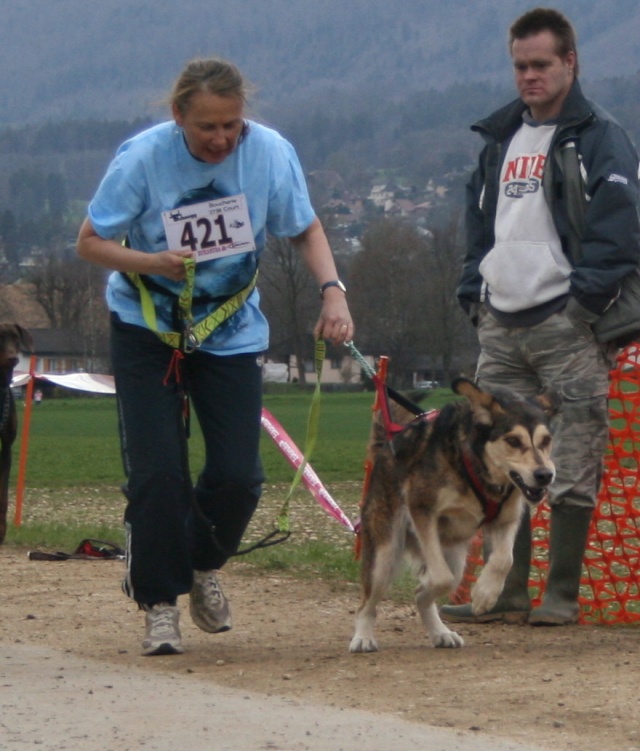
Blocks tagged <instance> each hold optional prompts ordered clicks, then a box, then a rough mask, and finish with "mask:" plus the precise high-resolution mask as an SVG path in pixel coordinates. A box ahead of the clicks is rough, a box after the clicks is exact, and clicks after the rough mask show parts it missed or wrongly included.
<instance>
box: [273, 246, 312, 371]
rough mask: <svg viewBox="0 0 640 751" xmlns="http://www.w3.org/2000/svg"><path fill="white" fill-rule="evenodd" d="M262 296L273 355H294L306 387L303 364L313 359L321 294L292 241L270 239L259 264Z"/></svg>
mask: <svg viewBox="0 0 640 751" xmlns="http://www.w3.org/2000/svg"><path fill="white" fill-rule="evenodd" d="M260 295H261V302H262V309H263V310H264V313H265V315H266V316H267V318H268V319H269V324H270V327H271V346H270V351H271V352H273V353H278V355H279V356H281V357H284V358H286V357H287V356H288V355H291V354H293V355H295V358H296V362H297V363H298V376H299V380H300V383H301V384H304V383H305V382H306V376H305V370H304V363H305V361H307V360H309V359H310V358H312V357H313V336H312V331H313V326H314V324H315V320H316V319H315V317H314V316H315V315H317V312H318V290H317V287H316V286H315V284H314V283H313V279H312V277H311V275H310V274H309V272H308V271H307V268H306V266H305V264H304V262H303V260H302V258H301V256H300V253H299V252H298V250H297V249H296V248H295V247H294V246H293V245H292V243H291V242H290V241H289V240H287V239H284V238H276V237H270V238H269V240H268V243H267V249H266V252H265V253H264V255H263V257H262V259H261V262H260Z"/></svg>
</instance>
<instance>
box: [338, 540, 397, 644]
mask: <svg viewBox="0 0 640 751" xmlns="http://www.w3.org/2000/svg"><path fill="white" fill-rule="evenodd" d="M371 547H372V546H371V543H369V544H368V545H367V543H366V542H365V543H364V545H363V551H362V569H361V583H362V604H361V605H360V608H359V609H358V613H357V615H356V629H355V633H354V635H353V639H351V644H350V645H349V651H350V652H377V651H378V644H377V642H376V639H375V636H374V628H375V622H376V607H377V605H378V603H379V602H380V600H381V599H382V598H383V597H384V594H385V592H386V591H387V587H388V586H389V583H390V581H391V579H392V578H393V574H394V572H395V570H396V568H397V563H398V561H397V559H398V547H397V544H396V543H395V541H394V540H393V539H392V540H388V541H386V542H385V543H383V544H378V545H376V546H375V552H374V551H372V550H370V548H371Z"/></svg>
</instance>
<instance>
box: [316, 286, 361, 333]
mask: <svg viewBox="0 0 640 751" xmlns="http://www.w3.org/2000/svg"><path fill="white" fill-rule="evenodd" d="M313 333H314V336H315V338H316V339H328V340H329V341H331V342H332V343H333V344H344V343H345V342H350V341H351V340H352V339H353V335H354V333H355V330H354V326H353V321H352V320H351V314H350V313H349V306H348V305H347V301H346V298H345V296H344V293H343V292H341V291H340V290H338V289H336V290H335V291H333V290H331V289H328V290H326V291H325V293H324V298H323V303H322V311H321V312H320V318H319V319H318V323H316V325H315V328H314V329H313Z"/></svg>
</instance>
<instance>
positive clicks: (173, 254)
mask: <svg viewBox="0 0 640 751" xmlns="http://www.w3.org/2000/svg"><path fill="white" fill-rule="evenodd" d="M148 256H149V260H150V266H151V267H152V268H150V269H149V270H148V271H145V273H148V274H157V275H158V276H164V277H166V278H167V279H170V280H171V281H172V282H182V281H184V279H185V276H186V270H185V265H184V259H185V258H191V257H192V256H193V253H192V252H191V251H190V250H162V251H160V252H159V253H150V254H148Z"/></svg>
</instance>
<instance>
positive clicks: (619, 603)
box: [451, 345, 640, 624]
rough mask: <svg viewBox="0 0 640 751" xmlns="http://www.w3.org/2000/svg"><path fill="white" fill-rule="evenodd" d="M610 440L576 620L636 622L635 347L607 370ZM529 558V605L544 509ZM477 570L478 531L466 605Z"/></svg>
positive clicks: (542, 549) (639, 616)
mask: <svg viewBox="0 0 640 751" xmlns="http://www.w3.org/2000/svg"><path fill="white" fill-rule="evenodd" d="M609 413H610V423H611V428H610V436H609V448H608V451H607V455H606V457H605V467H604V476H603V480H602V487H601V489H600V495H599V497H598V505H597V508H596V511H595V513H594V515H593V520H592V522H591V529H590V532H589V541H588V544H587V550H586V554H585V561H584V566H583V570H582V582H581V587H580V622H581V623H599V624H619V623H638V622H640V487H639V486H640V482H639V479H640V478H639V476H640V347H639V346H638V345H631V346H630V347H627V349H625V350H624V351H623V352H622V353H621V354H620V355H619V356H618V360H617V364H616V367H615V369H614V370H612V371H611V378H610V388H609ZM531 528H532V538H533V553H532V566H531V576H530V580H529V588H530V591H531V595H532V600H533V604H534V605H536V604H538V603H539V602H540V600H541V598H542V595H543V593H544V586H545V581H546V572H547V569H548V566H549V564H548V537H549V508H548V506H547V504H543V505H541V506H540V507H538V509H537V510H536V512H535V513H534V514H533V516H532V520H531ZM481 565H482V534H481V532H480V533H478V534H477V535H476V537H475V538H474V539H473V541H472V543H471V546H470V549H469V555H468V558H467V565H466V568H465V573H464V575H463V579H462V582H461V584H460V587H459V588H458V589H457V590H456V592H455V594H454V595H453V596H452V598H451V599H452V601H453V602H456V603H460V602H468V601H469V598H470V590H471V586H472V585H473V582H474V581H475V578H476V572H477V570H478V567H479V566H481Z"/></svg>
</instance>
